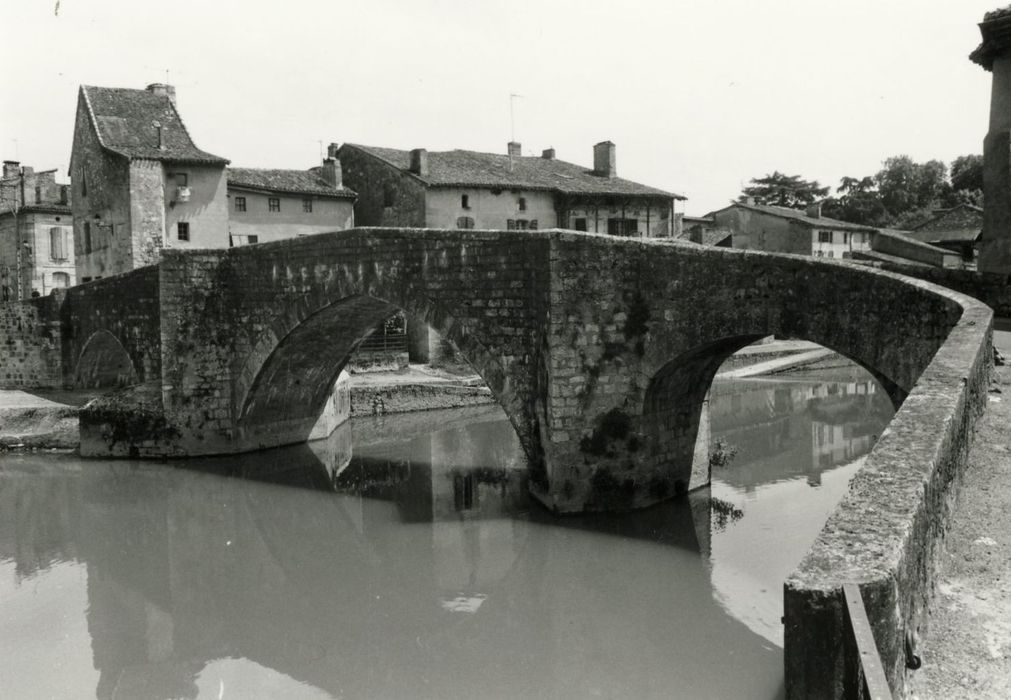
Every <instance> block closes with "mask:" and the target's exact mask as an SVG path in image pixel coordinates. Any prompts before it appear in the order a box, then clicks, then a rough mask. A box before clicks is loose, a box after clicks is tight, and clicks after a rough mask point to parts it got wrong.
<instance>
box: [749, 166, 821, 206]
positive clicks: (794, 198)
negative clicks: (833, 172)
mask: <svg viewBox="0 0 1011 700" xmlns="http://www.w3.org/2000/svg"><path fill="white" fill-rule="evenodd" d="M828 191H829V188H828V187H822V186H821V185H820V184H819V183H818V181H817V180H804V179H802V178H801V177H800V175H787V174H785V173H781V172H779V171H778V170H776V171H774V172H773V173H772V174H770V175H766V176H765V177H756V178H752V179H751V185H750V186H749V187H745V188H744V189H743V190H742V191H741V192H742V193H741V196H740V197H739V198H738V201H741V202H744V201H747V200H748V199H749V198H753V199H754V201H755V204H769V205H773V206H777V207H792V208H800V207H804V206H806V205H808V204H811V203H813V202H816V201H817V200H818V199H820V198H822V197H824V196H825V195H827V194H828Z"/></svg>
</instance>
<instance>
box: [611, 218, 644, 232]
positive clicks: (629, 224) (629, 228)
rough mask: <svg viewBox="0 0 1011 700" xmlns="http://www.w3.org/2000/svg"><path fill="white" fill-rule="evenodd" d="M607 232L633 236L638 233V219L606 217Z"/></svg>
mask: <svg viewBox="0 0 1011 700" xmlns="http://www.w3.org/2000/svg"><path fill="white" fill-rule="evenodd" d="M607 232H608V233H609V234H611V235H612V236H635V235H636V234H638V233H639V220H638V219H621V218H611V219H608V220H607Z"/></svg>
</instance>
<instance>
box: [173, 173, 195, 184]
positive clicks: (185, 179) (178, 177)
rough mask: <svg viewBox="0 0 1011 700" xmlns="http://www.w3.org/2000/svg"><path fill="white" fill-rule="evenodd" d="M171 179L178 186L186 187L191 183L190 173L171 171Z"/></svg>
mask: <svg viewBox="0 0 1011 700" xmlns="http://www.w3.org/2000/svg"><path fill="white" fill-rule="evenodd" d="M169 179H170V180H173V181H174V182H175V183H176V186H177V187H186V186H187V185H189V184H190V178H189V175H187V174H186V173H169Z"/></svg>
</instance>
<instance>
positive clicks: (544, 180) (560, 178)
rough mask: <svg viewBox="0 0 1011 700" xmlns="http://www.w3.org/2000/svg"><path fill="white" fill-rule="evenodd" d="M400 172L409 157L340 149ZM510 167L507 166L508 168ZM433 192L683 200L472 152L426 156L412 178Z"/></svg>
mask: <svg viewBox="0 0 1011 700" xmlns="http://www.w3.org/2000/svg"><path fill="white" fill-rule="evenodd" d="M348 147H350V148H357V149H358V150H360V151H364V152H366V153H369V154H371V155H373V156H375V157H376V158H379V159H380V160H383V161H386V162H387V163H389V164H390V165H392V166H394V167H396V168H399V169H401V170H408V169H409V168H410V164H411V152H410V151H402V150H399V149H396V148H379V147H376V146H362V145H359V144H353V143H345V144H344V145H343V146H341V148H348ZM510 162H511V164H510ZM416 177H418V179H420V180H421V181H423V182H425V183H427V184H428V185H430V186H433V187H450V186H456V187H502V188H518V189H525V190H548V191H551V192H559V193H562V194H572V195H619V196H620V195H640V196H641V195H649V196H654V197H664V198H668V199H685V197H683V196H682V195H679V194H675V193H673V192H665V191H664V190H659V189H656V188H654V187H647V186H646V185H640V184H639V183H637V182H632V181H631V180H624V179H622V178H620V177H600V176H598V175H594V174H593V171H592V170H589V169H587V168H585V167H583V166H581V165H575V164H573V163H567V162H566V161H564V160H558V159H557V158H541V157H539V156H514V157H512V158H510V157H509V156H507V155H500V154H497V153H481V152H478V151H462V150H455V151H429V152H428V174H427V175H424V176H416Z"/></svg>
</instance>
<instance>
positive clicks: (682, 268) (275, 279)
mask: <svg viewBox="0 0 1011 700" xmlns="http://www.w3.org/2000/svg"><path fill="white" fill-rule="evenodd" d="M65 306H67V307H68V308H69V309H71V314H70V316H69V318H70V319H72V322H71V321H68V322H67V323H65V324H64V325H65V326H67V325H68V324H69V326H70V328H71V330H72V331H73V332H71V333H70V336H71V340H69V341H67V342H65V345H64V358H65V364H66V365H67V366H68V369H67V370H66V371H65V374H66V375H68V376H73V377H74V379H75V381H78V382H80V381H84V380H86V379H87V378H92V377H115V376H119V377H136V379H137V381H138V382H139V384H138V385H137V386H136V387H134V388H133V389H130V390H127V391H125V392H120V393H118V394H115V395H112V396H110V397H108V398H107V399H106V400H104V401H102V402H100V403H99V404H97V405H94V406H92V407H91V408H90V409H89V410H88V411H85V412H83V414H82V419H81V424H82V452H83V453H84V454H87V455H92V456H102V455H112V456H129V455H133V456H141V457H163V456H191V455H205V454H219V453H234V452H242V451H248V450H254V449H260V448H264V447H272V446H276V445H282V444H289V443H295V442H300V441H303V440H305V439H306V437H307V435H308V434H309V431H310V430H311V428H312V426H313V425H314V423H315V421H316V419H317V417H318V415H319V413H320V411H321V410H322V407H323V405H324V402H325V401H326V398H327V396H328V393H329V391H330V388H331V386H332V384H333V382H334V380H335V378H336V376H337V374H338V373H339V372H340V370H341V368H342V367H343V366H344V364H345V363H346V362H347V360H348V358H349V356H350V355H351V354H352V353H353V352H354V350H355V348H356V347H357V345H358V344H359V343H360V342H361V341H362V339H363V338H364V337H365V336H366V335H367V334H368V332H369V331H370V330H371V329H372V328H374V327H375V325H376V324H377V322H379V321H380V320H382V319H383V318H385V317H388V316H389V315H390V314H392V313H393V312H394V311H395V310H396V309H398V308H402V309H404V310H406V311H407V313H408V315H410V316H413V317H415V318H417V319H420V320H423V321H425V322H426V323H428V324H430V325H431V326H432V327H433V328H435V329H436V330H438V331H439V332H440V333H441V334H443V335H444V336H446V337H448V338H450V339H451V340H452V341H453V342H454V343H455V344H456V346H457V347H458V348H459V349H460V351H461V353H462V354H463V355H464V356H465V357H466V358H467V359H468V360H469V362H470V363H471V364H472V365H473V367H474V369H475V370H476V371H477V372H478V373H480V374H481V376H482V377H483V378H484V380H485V381H486V383H487V384H488V386H489V387H491V390H492V392H493V394H494V395H495V397H496V398H497V399H498V401H499V403H500V404H501V405H502V407H503V408H504V409H505V412H506V414H507V415H508V416H509V419H510V420H511V422H512V424H513V425H514V426H515V428H516V432H517V433H518V435H519V437H520V440H521V442H522V444H523V447H524V449H525V451H526V453H527V455H528V457H529V458H530V462H531V464H532V465H533V467H532V469H533V474H532V475H533V477H534V479H533V480H534V482H535V483H536V487H535V488H536V492H537V495H538V496H539V498H541V499H542V500H543V501H544V502H545V503H546V504H547V505H548V506H549V507H550V508H552V509H554V510H557V511H560V512H566V511H578V510H609V509H625V508H630V507H639V506H644V505H648V504H649V503H652V502H655V501H658V500H661V499H663V498H666V497H668V496H670V495H673V494H675V493H678V492H681V491H685V490H688V489H691V488H694V487H697V486H701V485H705V484H706V483H708V480H709V473H708V459H707V455H706V454H705V451H704V450H702V451H698V452H699V454H698V455H697V450H696V437H697V433H698V427H699V419H700V413H701V410H702V406H703V399H704V397H705V394H706V391H707V390H708V388H709V385H710V382H711V380H712V378H713V376H714V374H715V372H716V370H717V369H718V368H719V366H720V364H721V363H722V362H723V360H724V359H725V358H726V357H727V356H728V355H730V354H731V353H733V352H734V351H736V350H737V349H739V348H741V347H743V346H744V345H747V344H749V343H751V342H754V341H755V340H757V339H759V338H761V337H763V336H766V335H769V334H773V333H774V334H776V335H777V336H780V337H787V338H803V339H806V340H811V341H814V342H817V343H820V344H821V345H824V346H825V347H828V348H831V349H833V350H836V351H838V352H840V353H841V354H843V355H845V356H847V357H849V358H851V359H853V360H854V361H856V362H857V363H859V364H860V365H862V366H863V367H865V368H866V369H867V370H869V371H870V372H871V373H872V374H873V375H874V376H875V377H876V378H877V379H878V380H879V381H880V382H881V384H882V386H883V387H884V388H885V389H886V390H887V391H888V393H889V395H890V396H891V398H892V400H893V403H894V404H895V405H896V406H898V405H900V404H901V402H902V401H903V399H904V398H905V397H906V395H907V394H908V393H909V392H910V391H911V390H912V389H913V387H914V385H915V383H916V381H917V378H918V377H919V376H920V374H921V373H922V372H923V371H924V369H925V368H926V367H927V365H928V364H929V363H930V361H931V358H932V357H933V356H934V354H935V352H936V351H937V349H938V348H939V347H940V346H941V344H942V343H943V342H944V340H945V338H946V337H947V335H948V333H949V331H950V329H951V328H953V327H954V325H955V323H956V321H957V320H958V318H959V317H960V315H961V313H962V307H961V306H960V305H959V304H958V303H957V302H955V301H953V300H952V299H950V298H947V297H945V296H943V295H940V294H937V293H934V292H932V291H928V290H927V288H926V285H919V286H917V285H914V284H910V283H907V282H905V281H902V280H901V279H900V278H898V277H895V276H891V275H888V274H883V273H877V272H868V271H867V270H865V269H861V268H859V267H856V266H850V265H844V264H827V263H824V262H819V261H815V260H812V259H808V258H800V257H787V256H773V255H768V254H763V253H755V252H739V251H734V252H727V251H723V250H707V249H701V248H697V247H694V246H688V245H684V244H674V243H670V242H659V241H642V240H626V239H615V238H613V237H606V236H597V235H592V234H580V233H573V232H562V231H552V232H545V231H541V232H538V233H526V232H503V231H498V232H458V231H437V230H409V229H397V230H382V229H356V230H352V231H345V232H339V233H334V234H322V235H317V236H312V237H304V238H297V239H291V240H287V241H281V242H276V243H270V244H264V245H259V246H255V247H247V248H235V249H230V250H220V251H198V252H184V251H175V250H166V251H164V252H163V254H162V261H161V263H160V265H159V266H158V267H157V268H150V269H145V270H139V271H137V272H135V273H132V274H131V275H128V276H123V277H121V278H112V279H108V280H101V281H99V282H97V283H92V284H89V285H83V286H82V287H80V288H75V289H74V290H72V291H71V293H70V294H69V295H68V298H67V302H66V304H65ZM897 310H901V312H900V313H897V312H896V311H897ZM114 341H118V342H114ZM75 356H76V360H75V359H74V357H75ZM71 363H72V364H73V365H74V367H73V370H70V369H69V365H70V364H71Z"/></svg>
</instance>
